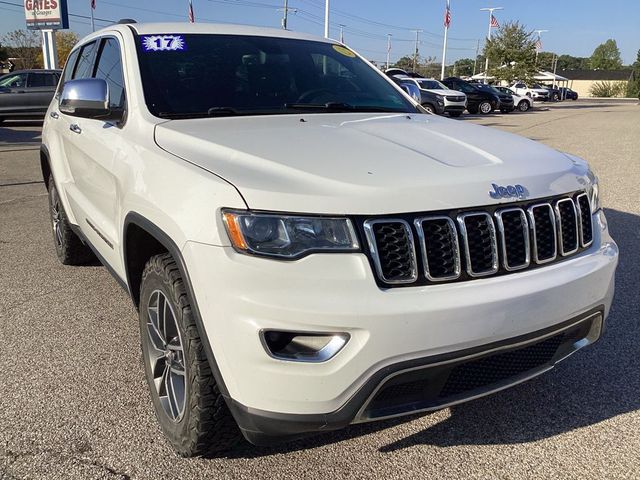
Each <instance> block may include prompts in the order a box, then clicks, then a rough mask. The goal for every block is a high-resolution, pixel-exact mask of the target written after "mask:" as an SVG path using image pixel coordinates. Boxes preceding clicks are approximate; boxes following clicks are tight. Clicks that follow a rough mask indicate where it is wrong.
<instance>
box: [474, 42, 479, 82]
mask: <svg viewBox="0 0 640 480" xmlns="http://www.w3.org/2000/svg"><path fill="white" fill-rule="evenodd" d="M479 53H480V39H478V45H476V58H474V59H473V74H474V75H475V74H476V68H477V67H478V54H479Z"/></svg>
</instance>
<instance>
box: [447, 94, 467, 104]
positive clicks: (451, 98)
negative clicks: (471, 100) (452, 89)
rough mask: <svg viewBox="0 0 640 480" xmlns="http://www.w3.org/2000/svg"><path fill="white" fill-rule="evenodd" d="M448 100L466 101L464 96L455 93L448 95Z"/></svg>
mask: <svg viewBox="0 0 640 480" xmlns="http://www.w3.org/2000/svg"><path fill="white" fill-rule="evenodd" d="M447 100H449V101H450V102H464V97H456V96H454V95H447Z"/></svg>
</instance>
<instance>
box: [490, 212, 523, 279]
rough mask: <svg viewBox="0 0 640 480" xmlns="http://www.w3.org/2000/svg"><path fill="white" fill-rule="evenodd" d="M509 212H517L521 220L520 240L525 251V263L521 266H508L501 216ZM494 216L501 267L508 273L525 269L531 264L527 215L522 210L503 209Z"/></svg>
mask: <svg viewBox="0 0 640 480" xmlns="http://www.w3.org/2000/svg"><path fill="white" fill-rule="evenodd" d="M509 212H517V213H518V214H519V215H520V219H521V220H522V238H523V240H524V250H525V263H523V264H522V265H516V266H511V265H509V257H508V256H507V241H506V238H505V234H504V222H503V219H502V216H503V215H504V214H505V213H509ZM495 215H496V223H497V224H498V232H499V233H500V244H501V246H502V266H503V267H504V268H505V270H507V271H509V272H514V271H516V270H522V269H523V268H527V267H528V266H529V265H530V264H531V249H530V246H529V223H528V222H527V215H526V214H525V213H524V210H522V209H521V208H505V209H503V210H498V211H497V212H496V213H495Z"/></svg>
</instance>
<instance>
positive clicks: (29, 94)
mask: <svg viewBox="0 0 640 480" xmlns="http://www.w3.org/2000/svg"><path fill="white" fill-rule="evenodd" d="M60 72H61V71H60V70H18V71H15V72H11V73H8V74H6V75H3V76H1V77H0V123H1V122H3V121H4V120H6V119H9V118H40V117H44V114H45V113H46V111H47V108H48V107H49V103H51V99H52V98H53V95H54V93H55V91H56V87H57V86H58V80H60Z"/></svg>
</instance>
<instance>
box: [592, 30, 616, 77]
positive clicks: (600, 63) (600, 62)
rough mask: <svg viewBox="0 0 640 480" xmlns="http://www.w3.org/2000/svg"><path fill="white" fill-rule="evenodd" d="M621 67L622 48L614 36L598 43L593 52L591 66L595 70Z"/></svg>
mask: <svg viewBox="0 0 640 480" xmlns="http://www.w3.org/2000/svg"><path fill="white" fill-rule="evenodd" d="M621 67H622V58H620V50H619V49H618V44H617V43H616V41H615V40H613V39H612V38H610V39H609V40H607V41H606V42H604V43H601V44H600V45H598V46H597V47H596V49H595V50H594V51H593V53H592V54H591V68H593V69H594V70H615V69H618V68H621Z"/></svg>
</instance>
